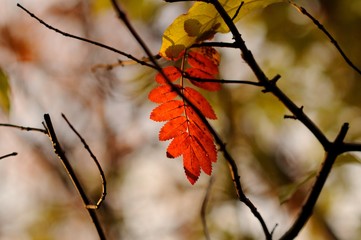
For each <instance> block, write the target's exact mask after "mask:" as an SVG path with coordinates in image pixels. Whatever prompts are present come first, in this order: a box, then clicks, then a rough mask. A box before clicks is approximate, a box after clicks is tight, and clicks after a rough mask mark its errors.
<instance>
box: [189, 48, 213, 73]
mask: <svg viewBox="0 0 361 240" xmlns="http://www.w3.org/2000/svg"><path fill="white" fill-rule="evenodd" d="M188 63H189V65H191V66H192V67H194V68H197V69H200V70H203V71H204V72H208V73H210V74H212V75H217V74H218V64H216V62H215V61H213V60H212V59H210V58H209V57H208V56H207V55H203V54H202V53H198V52H189V53H188Z"/></svg>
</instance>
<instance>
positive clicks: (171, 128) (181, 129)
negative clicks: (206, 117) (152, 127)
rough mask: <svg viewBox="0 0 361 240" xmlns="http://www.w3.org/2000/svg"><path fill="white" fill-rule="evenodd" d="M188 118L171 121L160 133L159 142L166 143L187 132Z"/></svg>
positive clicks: (180, 117) (177, 118) (183, 117)
mask: <svg viewBox="0 0 361 240" xmlns="http://www.w3.org/2000/svg"><path fill="white" fill-rule="evenodd" d="M187 123H188V122H187V118H186V117H185V116H179V117H176V118H173V119H171V120H169V121H168V122H167V123H166V124H164V126H163V127H162V128H161V130H160V131H159V140H161V141H166V140H169V139H172V138H175V137H177V136H179V135H181V134H183V133H185V132H186V131H187Z"/></svg>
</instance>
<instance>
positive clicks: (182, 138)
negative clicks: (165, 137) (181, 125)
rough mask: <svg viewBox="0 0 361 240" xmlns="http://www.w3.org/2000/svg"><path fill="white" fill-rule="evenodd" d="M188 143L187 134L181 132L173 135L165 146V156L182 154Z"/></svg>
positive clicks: (170, 156) (171, 156) (172, 156)
mask: <svg viewBox="0 0 361 240" xmlns="http://www.w3.org/2000/svg"><path fill="white" fill-rule="evenodd" d="M189 143H190V139H189V134H188V133H186V132H185V133H183V134H181V135H179V136H177V137H175V138H174V139H173V140H172V142H171V143H170V144H169V146H168V148H167V157H169V158H176V157H179V156H180V155H182V154H184V152H185V151H186V150H187V148H188V146H189Z"/></svg>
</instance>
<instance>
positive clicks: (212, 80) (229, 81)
mask: <svg viewBox="0 0 361 240" xmlns="http://www.w3.org/2000/svg"><path fill="white" fill-rule="evenodd" d="M183 77H185V78H187V79H189V80H192V81H195V82H212V83H222V84H245V85H253V86H258V87H263V84H262V83H260V82H252V81H247V80H230V79H212V78H198V77H192V76H190V75H189V74H187V73H184V74H183Z"/></svg>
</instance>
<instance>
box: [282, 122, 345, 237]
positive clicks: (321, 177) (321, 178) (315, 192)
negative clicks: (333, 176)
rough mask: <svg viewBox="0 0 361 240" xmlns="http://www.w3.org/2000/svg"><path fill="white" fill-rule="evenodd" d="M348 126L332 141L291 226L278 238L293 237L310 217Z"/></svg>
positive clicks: (340, 148)
mask: <svg viewBox="0 0 361 240" xmlns="http://www.w3.org/2000/svg"><path fill="white" fill-rule="evenodd" d="M348 128H349V126H348V123H344V124H343V126H342V128H341V130H340V132H339V134H338V135H337V137H336V139H335V141H334V142H333V143H332V145H331V147H330V150H329V151H328V152H327V154H326V157H325V160H324V162H323V163H322V165H321V169H320V171H319V173H318V175H317V178H316V181H315V183H314V185H313V187H312V190H311V192H310V194H309V196H308V197H307V199H306V202H305V203H304V205H303V206H302V211H301V212H300V214H299V216H298V217H297V219H296V221H295V222H294V223H293V225H292V227H291V228H290V229H289V230H288V231H287V232H286V233H285V234H284V235H283V236H282V237H281V238H280V240H288V239H294V238H295V237H296V236H297V235H298V233H299V232H300V231H301V229H302V228H303V226H304V225H305V224H306V222H307V221H308V219H309V218H310V217H311V215H312V212H313V208H314V206H315V204H316V202H317V199H318V197H319V195H320V193H321V191H322V188H323V186H324V184H325V182H326V180H327V177H328V175H329V173H330V172H331V169H332V165H333V163H334V162H335V160H336V158H337V156H339V155H340V154H341V152H342V146H343V140H344V139H345V137H346V134H347V131H348Z"/></svg>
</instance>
